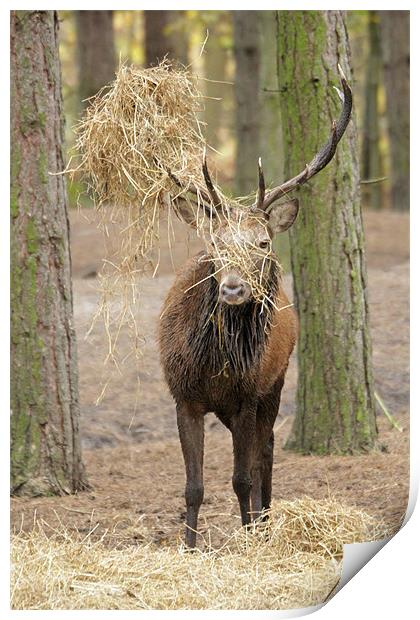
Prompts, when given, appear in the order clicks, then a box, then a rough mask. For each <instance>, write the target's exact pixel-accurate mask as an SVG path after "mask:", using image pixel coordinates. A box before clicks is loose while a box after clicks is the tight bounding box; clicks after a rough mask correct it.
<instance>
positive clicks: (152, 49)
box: [144, 11, 175, 67]
mask: <svg viewBox="0 0 420 620" xmlns="http://www.w3.org/2000/svg"><path fill="white" fill-rule="evenodd" d="M170 13H171V11H144V29H145V51H146V66H148V67H149V66H151V65H156V64H158V63H159V61H161V60H163V59H164V58H165V56H166V55H167V56H168V58H169V59H170V60H171V59H173V58H174V56H175V51H174V48H173V45H172V41H171V37H170V36H169V33H168V27H169V24H170V21H171V15H170Z"/></svg>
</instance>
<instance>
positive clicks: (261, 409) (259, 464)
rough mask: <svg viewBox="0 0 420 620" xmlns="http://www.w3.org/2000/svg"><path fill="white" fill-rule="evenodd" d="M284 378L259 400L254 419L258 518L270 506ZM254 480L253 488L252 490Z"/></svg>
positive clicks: (254, 503) (255, 513)
mask: <svg viewBox="0 0 420 620" xmlns="http://www.w3.org/2000/svg"><path fill="white" fill-rule="evenodd" d="M283 383H284V377H280V378H279V379H278V381H277V382H276V384H275V385H274V387H273V389H272V391H271V392H270V393H269V394H268V395H267V396H265V397H264V398H262V399H261V401H260V403H259V404H258V409H257V419H256V453H255V462H254V469H253V482H252V486H253V491H252V511H253V516H254V518H255V519H256V518H258V517H259V516H260V514H261V511H263V510H268V509H269V508H270V505H271V487H272V475H273V451H274V433H273V426H274V422H275V420H276V417H277V413H278V410H279V406H280V396H281V390H282V388H283ZM254 480H255V488H254Z"/></svg>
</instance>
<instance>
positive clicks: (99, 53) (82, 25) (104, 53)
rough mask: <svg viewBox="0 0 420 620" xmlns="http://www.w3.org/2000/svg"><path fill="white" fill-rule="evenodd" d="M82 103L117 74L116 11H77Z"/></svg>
mask: <svg viewBox="0 0 420 620" xmlns="http://www.w3.org/2000/svg"><path fill="white" fill-rule="evenodd" d="M76 18H77V47H78V65H79V95H80V99H81V101H83V100H84V99H87V98H88V97H92V96H93V95H95V94H96V93H97V92H98V91H99V90H100V89H101V88H102V87H103V86H105V84H108V82H110V81H111V80H113V78H114V75H115V49H114V29H113V25H112V20H113V11H76Z"/></svg>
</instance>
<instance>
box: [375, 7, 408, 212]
mask: <svg viewBox="0 0 420 620" xmlns="http://www.w3.org/2000/svg"><path fill="white" fill-rule="evenodd" d="M379 15H380V23H381V34H382V53H383V62H384V74H385V92H386V115H387V124H388V134H389V139H390V151H391V158H390V159H391V169H390V181H391V201H392V206H393V208H394V209H399V210H401V211H404V210H407V209H409V208H410V12H409V11H379Z"/></svg>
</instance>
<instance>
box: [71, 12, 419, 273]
mask: <svg viewBox="0 0 420 620" xmlns="http://www.w3.org/2000/svg"><path fill="white" fill-rule="evenodd" d="M59 15H60V20H61V29H60V56H61V61H62V65H63V94H64V111H65V116H66V121H67V124H66V143H67V147H69V148H70V147H71V145H72V140H73V134H72V132H71V126H72V125H73V124H74V122H75V120H76V119H77V118H78V116H79V114H80V110H81V104H80V102H81V100H82V99H83V98H86V97H89V96H91V95H92V94H94V93H95V92H97V91H98V90H99V89H100V88H101V87H102V86H103V85H104V84H106V83H107V82H108V81H109V80H111V79H112V76H113V73H114V71H115V67H116V65H117V63H118V62H119V61H120V59H121V60H122V61H125V60H126V61H128V62H134V63H136V64H138V65H141V66H148V65H150V64H155V63H156V61H157V59H162V58H164V57H165V56H167V57H168V58H170V59H175V60H178V61H179V62H181V63H182V64H184V65H186V66H190V67H191V70H192V71H193V72H194V73H196V74H197V75H198V76H199V77H200V88H201V90H202V92H203V94H204V96H205V100H204V104H205V112H204V113H203V121H204V122H205V123H206V124H207V127H206V128H205V133H206V137H207V139H208V142H209V145H210V146H211V147H213V148H214V149H215V151H213V153H212V157H213V159H214V160H215V165H216V168H218V169H219V179H218V181H219V182H221V183H223V184H224V185H225V186H226V187H228V188H229V189H231V190H232V192H234V193H238V194H247V193H249V192H251V191H254V187H255V181H256V167H257V159H258V157H259V156H261V157H262V158H263V161H264V168H265V173H266V176H267V181H268V183H273V182H277V181H278V180H281V178H282V174H283V165H284V163H283V162H284V161H286V160H287V152H285V151H284V149H283V147H282V129H281V115H280V114H281V113H280V100H281V95H282V94H281V92H280V91H279V87H278V74H279V71H280V73H281V67H279V71H278V70H277V69H278V62H279V55H278V50H277V45H278V39H277V37H276V36H275V32H276V28H277V20H278V15H277V11H193V10H189V11H181V10H180V11H117V10H114V11H60V12H59ZM346 20H347V28H348V34H349V39H350V46H351V51H352V67H353V76H352V84H353V89H354V92H355V103H356V105H355V118H356V122H357V130H358V134H359V136H360V140H359V147H358V148H359V154H360V162H361V175H362V186H361V188H362V206H363V207H364V208H365V207H367V208H369V207H370V208H374V209H389V208H391V209H401V210H404V209H407V208H408V205H409V161H408V156H409V56H410V53H409V12H408V11H347V13H346ZM73 189H74V188H73ZM75 195H76V192H75V191H72V188H70V203H71V204H74V202H75ZM286 263H287V260H286Z"/></svg>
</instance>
